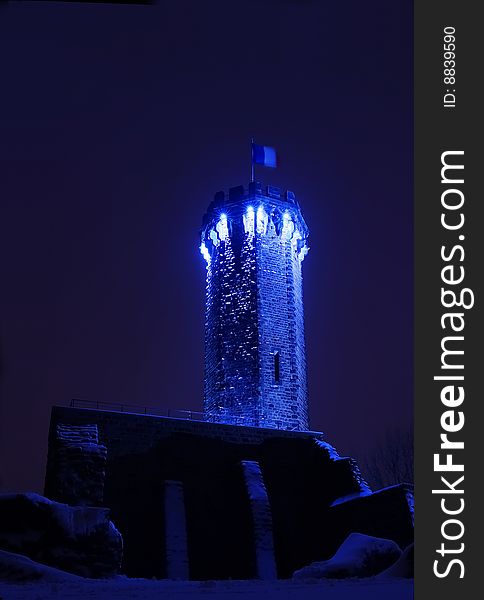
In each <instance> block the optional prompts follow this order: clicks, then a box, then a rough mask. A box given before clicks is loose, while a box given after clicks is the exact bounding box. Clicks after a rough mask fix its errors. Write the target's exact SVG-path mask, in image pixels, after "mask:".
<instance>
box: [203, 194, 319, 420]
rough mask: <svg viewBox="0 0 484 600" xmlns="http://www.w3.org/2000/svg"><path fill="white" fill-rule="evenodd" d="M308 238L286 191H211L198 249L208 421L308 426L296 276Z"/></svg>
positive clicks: (300, 302) (292, 197) (298, 278)
mask: <svg viewBox="0 0 484 600" xmlns="http://www.w3.org/2000/svg"><path fill="white" fill-rule="evenodd" d="M307 237H308V229H307V226H306V224H305V222H304V219H303V217H302V214H301V211H300V209H299V206H298V204H297V202H296V198H295V195H294V193H293V192H286V194H285V196H284V195H283V194H282V192H281V190H280V189H279V188H276V187H274V186H267V188H266V189H265V190H263V189H262V185H261V184H260V183H259V182H252V183H251V184H250V185H249V190H248V192H246V191H245V190H244V188H243V187H242V186H238V187H236V188H231V189H230V190H229V194H228V198H227V196H226V195H225V193H222V192H218V193H217V194H216V195H215V199H214V201H213V202H212V203H211V204H210V206H209V209H208V212H207V214H206V215H205V217H204V219H203V229H202V241H201V247H200V250H201V252H202V254H203V256H204V258H205V259H206V261H207V286H206V294H207V301H206V319H205V389H204V412H205V415H206V419H207V420H210V421H215V422H225V423H234V422H237V423H238V424H244V425H247V426H248V425H250V426H263V427H269V428H272V427H273V428H279V429H280V428H282V429H296V430H305V429H307V428H308V427H309V423H308V410H307V402H308V399H307V382H306V357H305V343H304V314H303V298H302V269H301V263H302V261H303V259H304V257H305V255H306V254H307V249H308V248H307ZM276 356H277V361H278V362H277V370H278V381H277V382H276V381H275V369H276V367H275V360H276V358H275V357H276ZM289 406H292V407H295V408H289Z"/></svg>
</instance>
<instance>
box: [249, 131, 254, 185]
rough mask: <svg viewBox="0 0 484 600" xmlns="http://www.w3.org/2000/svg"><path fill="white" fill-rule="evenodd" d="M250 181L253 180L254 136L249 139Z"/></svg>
mask: <svg viewBox="0 0 484 600" xmlns="http://www.w3.org/2000/svg"><path fill="white" fill-rule="evenodd" d="M250 182H251V183H253V182H254V138H251V139H250Z"/></svg>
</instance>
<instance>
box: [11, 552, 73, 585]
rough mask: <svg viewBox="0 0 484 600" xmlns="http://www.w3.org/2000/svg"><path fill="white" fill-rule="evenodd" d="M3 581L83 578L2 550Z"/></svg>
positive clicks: (54, 580) (59, 580)
mask: <svg viewBox="0 0 484 600" xmlns="http://www.w3.org/2000/svg"><path fill="white" fill-rule="evenodd" d="M0 580H1V581H16V582H23V581H52V582H61V581H82V578H81V577H79V576H78V575H73V574H72V573H66V572H65V571H61V570H60V569H54V568H53V567H48V566H47V565H42V564H40V563H37V562H35V561H33V560H30V558H27V557H26V556H22V555H21V554H14V553H13V552H6V551H5V550H0Z"/></svg>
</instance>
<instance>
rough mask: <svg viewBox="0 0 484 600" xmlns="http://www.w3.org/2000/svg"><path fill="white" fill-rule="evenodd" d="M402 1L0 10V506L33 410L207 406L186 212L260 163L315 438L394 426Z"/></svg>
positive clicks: (405, 285)
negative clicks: (304, 232) (292, 273)
mask: <svg viewBox="0 0 484 600" xmlns="http://www.w3.org/2000/svg"><path fill="white" fill-rule="evenodd" d="M411 18H412V15H411V2H410V0H394V1H392V2H388V0H367V1H366V2H360V1H359V0H348V1H346V2H328V1H316V0H314V1H309V0H306V1H296V0H293V1H290V0H285V1H284V0H279V1H276V0H272V1H268V0H264V1H263V0H244V1H242V0H233V1H230V2H228V1H227V0H218V1H216V0H212V1H209V0H207V1H202V0H176V1H170V2H168V1H162V0H160V1H159V2H158V3H157V4H155V5H154V6H125V5H122V6H116V5H112V4H108V5H82V4H71V3H67V4H63V3H49V2H45V3H44V2H32V3H30V2H22V3H10V4H9V5H7V6H5V5H2V6H0V54H1V56H2V69H1V83H0V88H1V91H0V107H1V113H0V128H1V131H0V158H1V163H0V164H1V174H0V202H1V209H0V251H1V253H0V255H1V261H0V286H1V290H0V319H1V326H0V385H1V404H0V458H1V460H0V489H2V490H3V491H6V490H18V491H23V490H36V491H42V487H43V477H44V468H45V460H46V445H47V435H48V426H49V415H50V408H51V406H52V405H54V404H61V405H66V404H68V403H69V401H70V399H71V398H81V399H89V400H100V401H109V402H120V403H131V404H139V405H141V406H145V405H148V406H156V407H160V408H163V409H168V408H184V409H193V410H201V403H202V389H203V313H204V289H205V281H204V277H205V266H204V261H203V259H202V257H201V256H200V254H199V251H198V245H199V240H198V229H199V227H200V225H201V219H202V216H203V213H204V211H205V209H206V207H207V206H208V203H209V202H210V201H211V199H212V197H213V194H214V193H215V192H217V191H218V190H219V189H228V188H229V187H232V186H236V185H241V184H244V185H247V183H248V180H249V174H250V155H249V140H250V137H251V136H255V138H256V141H257V142H259V143H261V144H267V145H271V146H275V147H276V149H277V150H278V155H279V159H280V166H279V168H278V169H275V170H274V169H264V168H262V167H261V168H258V170H257V176H258V179H260V180H261V181H262V182H263V183H264V184H272V185H278V186H280V187H282V188H283V189H290V190H293V191H294V192H295V193H296V195H297V198H298V200H299V202H300V205H301V208H302V211H303V214H304V216H305V218H306V221H307V223H308V225H309V228H310V233H311V237H310V247H311V250H310V253H309V255H308V256H307V258H306V260H305V261H304V278H305V279H304V293H305V314H306V339H307V352H308V362H309V392H310V410H311V426H312V429H315V430H320V431H324V432H325V433H326V435H327V438H328V440H329V441H330V442H331V443H333V444H334V445H336V447H337V448H338V450H339V451H340V453H352V454H354V455H356V456H357V457H359V456H360V457H361V456H363V455H364V454H365V453H366V452H367V451H368V450H369V448H371V446H372V445H373V444H374V443H376V442H377V440H378V439H380V438H381V436H382V435H383V434H384V432H386V431H387V430H389V429H392V428H394V427H401V426H404V425H406V424H408V423H410V422H411V419H412V387H413V382H412V360H413V355H412V335H413V333H412V331H413V322H412V319H413V316H412V302H413V289H412V285H413V284H412V269H413V267H412V263H413V255H412V245H413V231H412V195H413V189H412V187H413V184H412V166H411V165H412V129H413V123H412V79H411V76H412V71H411V70H412V49H411V46H412V38H411V32H412V28H411V27H412V26H411Z"/></svg>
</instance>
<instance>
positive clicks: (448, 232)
mask: <svg viewBox="0 0 484 600" xmlns="http://www.w3.org/2000/svg"><path fill="white" fill-rule="evenodd" d="M478 8H480V7H479V3H477V2H472V1H469V0H464V1H462V0H461V1H460V2H455V1H454V2H452V1H449V0H439V1H436V0H433V1H428V0H427V1H424V0H417V1H416V2H415V56H414V60H415V274H416V275H415V276H416V280H415V281H416V283H415V294H416V299H415V302H416V304H415V386H416V388H415V456H416V458H415V499H416V503H415V505H416V518H415V568H416V573H415V597H416V598H417V600H426V599H428V598H438V599H439V600H447V599H458V600H464V599H467V598H469V599H470V598H475V597H477V596H476V594H477V595H479V593H480V592H479V591H476V590H480V585H479V584H480V579H481V577H482V576H483V573H484V568H483V566H482V564H481V563H482V560H483V558H482V557H483V548H482V541H483V522H484V519H483V515H484V502H483V498H482V496H481V494H480V493H479V488H480V487H482V486H480V484H481V482H482V480H483V478H484V468H483V462H484V451H483V445H484V430H483V428H484V422H483V419H482V404H483V403H484V392H483V381H484V352H483V345H484V340H483V335H484V328H483V323H482V308H481V305H482V301H483V297H484V296H483V285H482V280H483V274H484V219H483V217H482V215H483V211H482V204H483V203H484V194H483V190H482V187H483V182H482V178H483V176H484V169H483V168H482V164H481V163H482V161H483V158H484V152H483V149H482V144H483V133H484V127H483V116H482V106H483V102H482V98H481V92H480V91H479V90H482V87H483V86H482V72H483V68H482V67H483V59H484V51H483V44H484V31H483V29H484V23H483V21H482V19H480V18H479V15H478ZM479 12H480V11H479ZM471 590H473V591H471Z"/></svg>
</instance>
